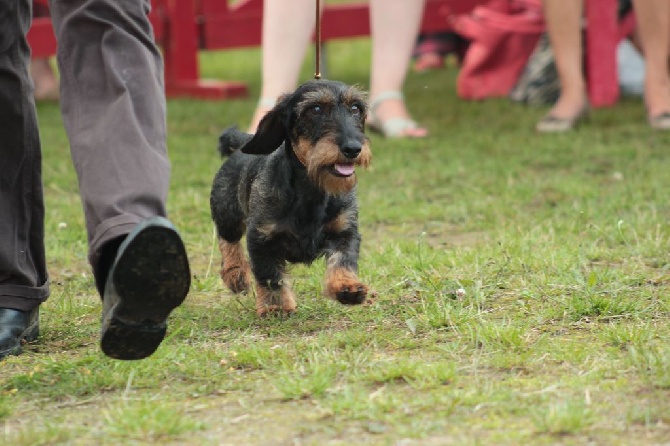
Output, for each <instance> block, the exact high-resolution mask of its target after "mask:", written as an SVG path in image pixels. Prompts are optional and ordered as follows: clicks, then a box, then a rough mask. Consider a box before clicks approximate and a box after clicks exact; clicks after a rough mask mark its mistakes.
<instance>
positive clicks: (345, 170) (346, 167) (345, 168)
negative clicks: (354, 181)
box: [335, 163, 354, 177]
mask: <svg viewBox="0 0 670 446" xmlns="http://www.w3.org/2000/svg"><path fill="white" fill-rule="evenodd" d="M335 170H336V171H337V173H339V174H340V175H344V176H347V177H348V176H349V175H351V174H353V173H354V165H353V164H351V163H349V164H340V163H338V164H335Z"/></svg>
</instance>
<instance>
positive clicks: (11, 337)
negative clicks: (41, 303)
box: [0, 308, 40, 359]
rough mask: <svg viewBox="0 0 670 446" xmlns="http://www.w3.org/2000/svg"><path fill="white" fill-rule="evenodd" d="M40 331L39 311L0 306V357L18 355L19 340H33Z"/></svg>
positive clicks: (19, 352)
mask: <svg viewBox="0 0 670 446" xmlns="http://www.w3.org/2000/svg"><path fill="white" fill-rule="evenodd" d="M39 333H40V312H39V309H38V308H35V309H34V310H32V311H19V310H13V309H11V308H0V359H2V358H4V357H5V356H8V355H19V354H21V352H22V351H23V349H22V348H21V341H23V340H25V341H34V340H35V339H37V336H38V335H39Z"/></svg>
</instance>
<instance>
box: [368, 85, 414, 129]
mask: <svg viewBox="0 0 670 446" xmlns="http://www.w3.org/2000/svg"><path fill="white" fill-rule="evenodd" d="M388 100H399V101H402V102H405V97H404V96H403V94H402V93H401V92H400V91H395V90H393V91H386V92H384V93H382V94H380V95H379V96H377V97H376V98H375V99H374V100H373V101H372V102H371V103H370V116H368V126H369V127H370V130H373V131H375V132H377V133H380V134H381V135H382V136H384V137H386V138H424V137H426V136H427V132H426V133H424V134H421V135H412V134H411V133H408V131H410V132H411V131H414V130H424V131H425V129H423V128H422V127H419V125H418V124H417V123H416V121H414V120H412V119H409V118H391V119H387V120H386V121H384V122H382V121H381V120H380V119H379V117H378V116H377V112H376V111H377V108H379V106H380V105H381V104H382V103H383V102H385V101H388Z"/></svg>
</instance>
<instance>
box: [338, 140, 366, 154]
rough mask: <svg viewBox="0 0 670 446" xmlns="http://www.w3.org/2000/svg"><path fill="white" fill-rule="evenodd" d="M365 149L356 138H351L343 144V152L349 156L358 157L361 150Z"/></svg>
mask: <svg viewBox="0 0 670 446" xmlns="http://www.w3.org/2000/svg"><path fill="white" fill-rule="evenodd" d="M362 149H363V144H361V142H360V141H358V140H356V139H349V140H347V141H345V142H344V144H342V148H341V149H340V150H342V153H343V154H344V156H346V157H347V158H356V157H357V156H358V154H359V153H361V150H362Z"/></svg>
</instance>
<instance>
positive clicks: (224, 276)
mask: <svg viewBox="0 0 670 446" xmlns="http://www.w3.org/2000/svg"><path fill="white" fill-rule="evenodd" d="M219 250H220V251H221V280H223V284H224V285H225V286H227V287H228V289H230V290H231V291H232V292H233V293H243V292H245V291H248V290H249V287H250V285H251V268H250V267H249V262H248V261H247V258H246V257H245V256H244V249H243V248H242V244H241V243H240V242H237V243H228V242H226V241H225V240H223V239H221V238H219Z"/></svg>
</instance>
